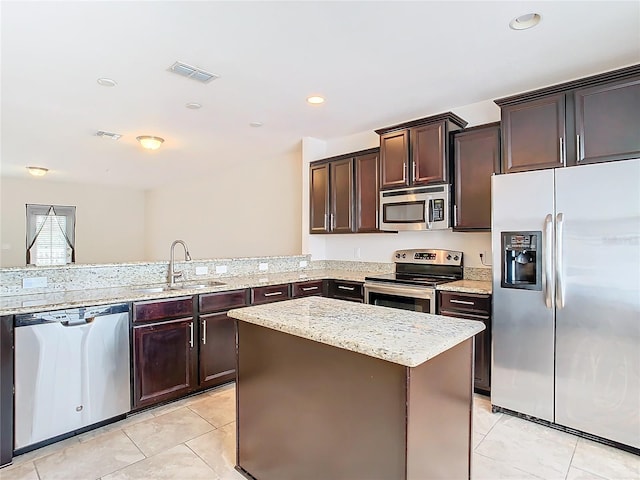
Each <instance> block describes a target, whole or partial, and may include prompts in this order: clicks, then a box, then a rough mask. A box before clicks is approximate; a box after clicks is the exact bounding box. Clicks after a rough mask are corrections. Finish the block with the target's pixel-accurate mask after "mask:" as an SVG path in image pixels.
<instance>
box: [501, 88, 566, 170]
mask: <svg viewBox="0 0 640 480" xmlns="http://www.w3.org/2000/svg"><path fill="white" fill-rule="evenodd" d="M565 130H566V128H565V95H564V94H563V93H562V94H558V95H551V96H549V97H544V98H541V99H538V100H533V101H531V102H526V103H519V104H516V105H506V106H504V107H502V172H503V173H514V172H523V171H527V170H540V169H543V168H554V167H562V166H564V162H565V156H566V153H565V152H566V145H565V139H566V135H565Z"/></svg>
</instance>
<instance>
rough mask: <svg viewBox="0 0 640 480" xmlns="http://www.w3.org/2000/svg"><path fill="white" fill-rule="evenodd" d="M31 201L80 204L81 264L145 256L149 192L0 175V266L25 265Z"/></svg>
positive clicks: (78, 248) (78, 247)
mask: <svg viewBox="0 0 640 480" xmlns="http://www.w3.org/2000/svg"><path fill="white" fill-rule="evenodd" d="M27 203H35V204H45V205H71V206H76V207H77V208H76V262H77V263H112V262H130V261H140V260H144V215H145V211H144V191H142V190H134V189H128V188H114V187H105V186H100V185H87V184H77V183H65V182H56V181H51V180H49V179H47V178H46V177H45V178H13V177H2V178H1V179H0V213H1V219H0V266H2V267H16V266H24V264H25V253H26V244H25V243H26V209H25V205H26V204H27Z"/></svg>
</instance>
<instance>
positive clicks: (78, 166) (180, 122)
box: [0, 0, 640, 188]
mask: <svg viewBox="0 0 640 480" xmlns="http://www.w3.org/2000/svg"><path fill="white" fill-rule="evenodd" d="M533 11H535V12H538V13H539V14H540V15H541V16H542V22H541V23H540V25H539V26H538V27H536V28H534V29H532V30H527V31H520V32H517V31H513V30H511V29H509V28H508V23H509V21H510V20H511V19H512V18H513V17H516V16H518V15H522V14H525V13H529V12H533ZM0 15H1V22H2V32H1V34H2V37H1V40H2V57H1V68H2V71H1V73H2V77H1V82H2V85H1V89H2V90H1V94H2V95H1V101H2V111H1V113H2V117H1V121H2V125H1V129H2V130H1V141H2V144H1V153H2V157H1V164H0V166H1V174H2V175H6V176H23V175H26V170H25V166H27V165H38V166H44V167H47V168H49V169H50V170H51V172H50V176H49V177H47V178H50V179H51V180H64V181H72V182H90V183H104V184H112V185H123V186H130V187H135V188H155V187H160V186H166V185H167V184H169V183H170V182H172V181H182V180H188V179H189V178H196V177H197V178H202V177H203V176H211V177H212V178H214V176H215V175H216V172H217V171H220V170H221V169H224V168H225V165H228V164H229V163H242V164H247V165H248V168H249V165H250V164H251V163H252V162H263V161H269V160H270V159H273V158H277V157H280V156H282V155H286V154H290V153H291V152H293V151H299V149H300V140H301V138H302V137H305V136H312V137H317V138H334V137H341V136H345V135H350V134H354V133H358V132H363V131H369V130H373V129H375V128H380V127H384V126H388V125H392V124H394V123H398V122H401V121H404V120H410V119H413V118H419V117H423V116H427V115H431V114H436V113H440V112H442V111H447V110H450V109H452V108H454V107H456V106H462V105H467V104H471V103H475V102H478V101H482V100H487V99H495V98H499V97H503V96H506V95H510V94H514V93H518V92H522V91H526V90H530V89H533V88H538V87H541V86H545V85H550V84H553V83H557V82H561V81H565V80H569V79H573V78H579V77H581V76H585V75H589V74H592V73H597V72H601V71H606V70H611V69H614V68H618V67H622V66H626V65H630V64H634V63H639V62H640V2H638V1H636V0H634V1H626V2H612V1H602V2H597V1H555V2H541V1H535V2H530V1H502V2H484V1H474V2H454V1H440V2H436V1H430V2H397V1H387V2H328V1H319V2H314V1H308V2H270V1H261V2H240V1H233V2H214V1H198V2H188V1H169V2H160V1H135V2H131V1H125V2H118V1H103V2H97V1H85V2H78V1H75V2H59V1H47V2H27V1H15V2H13V1H2V2H1V3H0ZM176 60H179V61H182V62H185V63H188V64H191V65H194V66H197V67H200V68H203V69H205V70H208V71H211V72H214V73H217V74H219V75H220V78H219V79H218V80H215V81H213V82H211V83H209V84H200V83H197V82H195V81H193V80H189V79H185V78H182V77H179V76H177V75H175V74H172V73H170V72H168V71H167V68H168V67H169V66H170V65H171V64H173V62H174V61H176ZM99 77H108V78H112V79H114V80H116V82H117V83H118V85H117V86H116V87H113V88H107V87H102V86H100V85H98V84H97V82H96V80H97V79H98V78H99ZM311 94H322V95H324V96H326V98H327V102H326V103H325V104H324V105H321V106H316V107H313V106H310V105H308V104H307V103H306V102H305V98H306V97H307V96H309V95H311ZM188 102H198V103H201V104H202V105H203V108H202V109H200V110H188V109H186V108H185V106H184V105H185V104H186V103H188ZM252 121H259V122H263V123H264V126H263V127H261V128H252V127H250V126H249V122H252ZM97 130H106V131H110V132H116V133H120V134H122V135H123V137H122V138H121V139H120V140H119V141H113V140H109V139H104V138H99V137H97V136H95V132H96V131H97ZM144 134H150V135H158V136H161V137H164V138H165V140H166V141H165V143H164V145H163V146H162V147H161V149H160V150H158V151H155V152H149V151H144V150H142V148H141V147H140V146H139V145H138V144H137V142H136V140H135V137H136V136H138V135H144ZM247 171H250V170H247Z"/></svg>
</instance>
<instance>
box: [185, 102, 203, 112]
mask: <svg viewBox="0 0 640 480" xmlns="http://www.w3.org/2000/svg"><path fill="white" fill-rule="evenodd" d="M185 107H187V108H188V109H189V110H198V109H199V108H202V104H200V103H196V102H190V103H187V104H186V105H185Z"/></svg>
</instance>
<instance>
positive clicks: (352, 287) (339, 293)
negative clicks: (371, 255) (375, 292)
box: [328, 280, 364, 303]
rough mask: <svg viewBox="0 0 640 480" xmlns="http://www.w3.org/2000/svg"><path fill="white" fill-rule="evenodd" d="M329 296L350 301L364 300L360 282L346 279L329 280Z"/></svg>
mask: <svg viewBox="0 0 640 480" xmlns="http://www.w3.org/2000/svg"><path fill="white" fill-rule="evenodd" d="M328 290H329V292H328V295H329V298H339V299H341V300H350V301H352V302H360V303H362V302H364V291H363V288H362V283H360V282H350V281H348V280H329V288H328Z"/></svg>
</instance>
